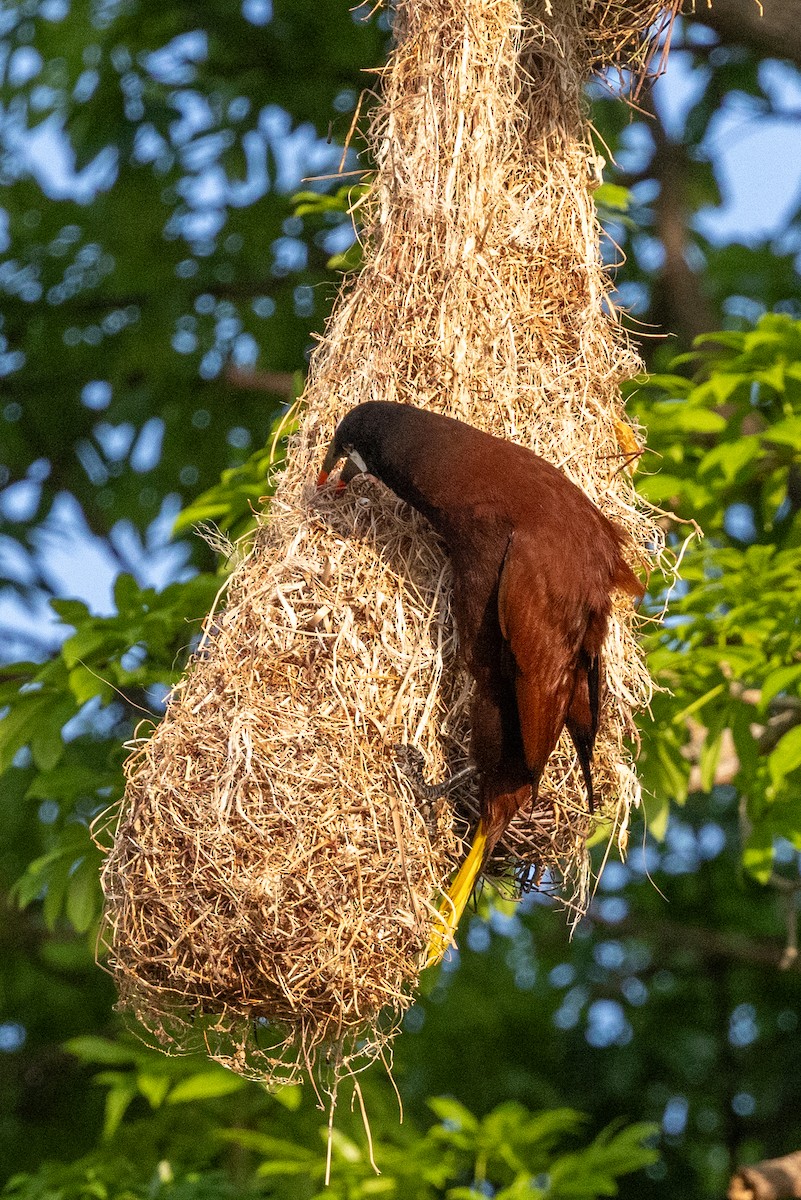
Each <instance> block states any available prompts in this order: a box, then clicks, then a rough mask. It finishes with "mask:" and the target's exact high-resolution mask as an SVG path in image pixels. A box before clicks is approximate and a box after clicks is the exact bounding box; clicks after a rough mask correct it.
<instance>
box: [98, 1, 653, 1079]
mask: <svg viewBox="0 0 801 1200" xmlns="http://www.w3.org/2000/svg"><path fill="white" fill-rule="evenodd" d="M343 2H344V0H343ZM661 12H662V6H661V5H659V4H656V3H647V2H645V0H630V2H629V3H623V2H622V0H621V2H614V0H605V2H602V0H558V2H556V0H554V2H553V3H548V2H547V0H535V2H532V3H530V4H526V5H525V7H522V8H521V3H520V0H398V3H397V6H396V10H395V17H394V19H395V39H396V48H395V50H394V52H393V54H392V56H391V59H390V62H389V65H388V66H387V67H386V68H385V70H384V71H383V72H382V96H381V101H380V103H379V104H378V105H377V107H376V109H375V110H374V115H373V118H372V122H371V127H370V130H369V143H370V148H371V153H372V157H373V160H374V162H375V164H376V167H377V170H376V175H375V182H374V184H373V186H372V187H371V189H370V190H369V193H368V195H367V197H366V199H364V200H363V201H362V202H361V211H360V213H359V222H360V226H361V228H362V230H363V233H362V236H363V240H364V250H365V265H364V269H363V270H362V271H361V273H360V274H359V276H358V278H357V279H356V280H355V282H353V283H351V284H350V285H348V286H346V287H345V289H344V290H343V292H342V294H341V295H340V297H339V299H338V301H337V303H336V305H335V309H334V313H333V316H332V318H331V320H330V322H329V325H328V327H327V330H326V333H325V336H324V337H323V338H322V339H321V342H320V344H319V346H318V347H317V349H316V351H315V354H314V356H313V361H312V367H311V374H310V380H309V384H308V387H307V390H306V394H305V397H304V409H303V411H304V419H303V422H302V426H301V429H300V432H299V434H298V435H297V436H296V437H295V439H294V440H293V443H292V444H291V446H290V452H289V456H288V465H287V468H286V471H285V473H284V474H283V477H282V479H281V481H280V484H279V487H278V491H277V494H276V497H275V499H274V501H273V504H272V507H271V510H270V514H269V517H267V518H265V520H264V521H263V522H262V523H261V525H260V528H259V531H258V534H257V536H256V540H255V544H254V546H253V549H252V552H251V553H250V555H249V557H248V558H247V559H246V561H245V562H244V564H243V565H242V566H241V567H240V568H239V569H238V570H237V572H236V573H235V575H234V577H233V578H232V580H231V582H230V586H229V589H228V593H227V598H226V600H225V602H224V607H223V606H221V608H220V611H219V612H217V613H215V614H212V615H211V616H210V617H209V619H208V621H207V625H206V630H205V634H204V640H203V643H202V646H201V648H200V650H199V651H198V653H197V654H196V655H195V656H194V659H193V661H192V663H191V664H190V666H189V669H188V671H187V673H186V676H185V678H184V679H183V681H182V682H181V683H180V684H179V686H178V687H177V688H176V690H175V692H174V693H173V695H172V697H171V700H170V704H169V707H168V711H167V714H166V716H165V718H164V720H163V721H162V723H161V725H160V726H159V727H158V729H157V730H156V731H155V733H154V734H153V735H152V737H151V738H150V739H149V740H148V741H146V742H144V743H143V744H141V745H139V746H138V748H137V750H136V752H135V754H134V755H133V756H132V758H131V760H130V761H129V764H128V787H127V792H126V796H125V800H124V804H123V808H122V815H121V818H120V822H119V826H118V829H117V834H116V841H115V845H114V849H113V851H112V852H111V854H110V856H109V857H108V859H107V862H106V868H105V875H104V885H105V890H106V896H107V933H106V937H107V941H108V944H109V946H110V951H111V962H112V966H113V969H114V971H115V973H116V976H117V980H118V983H119V987H120V993H121V1004H122V1006H123V1007H125V1008H128V1009H130V1010H133V1011H134V1012H135V1013H136V1014H137V1016H138V1017H139V1018H140V1019H141V1021H142V1022H143V1023H144V1024H145V1026H146V1027H147V1028H148V1029H150V1030H151V1031H152V1032H153V1033H154V1035H155V1036H156V1037H157V1038H159V1039H160V1040H161V1042H162V1044H163V1045H164V1046H165V1047H166V1048H170V1049H173V1050H182V1049H186V1048H189V1047H191V1046H193V1045H196V1044H197V1043H198V1042H203V1043H205V1045H206V1046H207V1048H208V1049H209V1051H210V1053H212V1054H213V1055H214V1056H215V1057H218V1058H220V1059H221V1060H222V1061H224V1062H227V1063H228V1064H229V1065H232V1066H234V1067H235V1068H237V1069H239V1070H241V1071H244V1072H246V1073H249V1074H253V1075H257V1076H258V1077H260V1078H264V1079H267V1080H273V1081H275V1080H281V1079H292V1078H295V1077H296V1076H297V1075H298V1074H299V1073H305V1072H310V1073H311V1074H312V1076H313V1077H314V1076H315V1075H316V1076H317V1077H318V1078H321V1079H323V1082H325V1072H326V1070H328V1071H330V1072H331V1073H332V1075H333V1077H336V1076H337V1075H338V1074H341V1073H342V1072H343V1071H352V1070H354V1069H356V1067H357V1065H359V1064H361V1063H365V1062H367V1061H369V1060H370V1059H371V1058H373V1057H375V1056H376V1055H378V1054H380V1053H382V1046H384V1045H385V1043H386V1040H387V1039H388V1038H389V1036H390V1035H391V1033H392V1032H393V1031H394V1029H395V1028H396V1027H397V1024H398V1022H399V1020H400V1017H401V1016H402V1013H403V1012H404V1010H405V1009H406V1007H407V1006H408V1005H409V1004H410V1003H411V1000H412V995H413V989H414V986H415V984H416V982H417V978H418V974H419V971H420V969H421V960H422V958H423V955H424V951H425V946H426V942H427V938H428V934H429V930H430V927H431V923H432V920H433V915H434V912H435V906H436V904H437V903H438V900H439V893H440V891H441V890H442V889H444V888H445V887H446V886H447V882H448V879H449V876H450V874H451V872H452V871H453V869H454V866H455V865H457V864H458V861H459V859H460V857H461V855H462V854H463V853H464V844H463V842H462V839H463V838H464V837H466V835H467V833H468V831H469V827H470V825H471V823H474V821H475V817H476V799H475V796H476V793H475V784H474V783H473V784H468V785H465V787H463V788H462V789H461V790H460V791H457V792H456V793H455V794H454V795H453V796H451V797H449V798H448V799H447V800H439V801H436V802H433V803H429V802H427V801H425V799H424V796H423V793H422V790H421V789H420V788H419V787H418V786H417V785H416V783H415V780H414V767H415V763H419V764H420V766H421V768H422V772H423V775H424V777H425V779H426V780H427V781H428V782H433V781H440V780H443V779H444V778H446V777H447V776H449V775H450V774H451V773H452V772H453V771H454V770H456V769H458V768H459V767H460V766H463V765H464V764H465V762H466V761H467V755H468V744H469V723H468V712H469V699H470V680H469V678H468V677H467V675H466V673H465V672H464V670H463V668H462V667H461V665H460V664H459V660H458V646H457V640H456V635H455V632H454V629H453V623H452V620H451V615H450V608H449V597H450V574H449V570H450V569H449V565H448V561H447V559H446V557H445V555H444V554H443V551H442V547H441V545H440V544H439V542H438V540H437V538H436V537H435V535H434V534H433V533H432V531H431V529H430V528H429V527H428V525H427V524H426V522H425V521H424V520H423V519H422V518H420V517H419V516H418V515H417V514H416V513H414V512H413V511H411V510H410V509H409V508H408V507H407V506H405V505H403V504H402V503H400V502H399V501H398V500H397V499H396V498H395V497H394V496H393V495H392V494H391V493H390V492H388V491H387V490H386V489H385V488H384V487H383V486H381V485H380V484H379V483H378V482H376V481H374V480H371V479H365V478H361V479H359V480H357V481H356V482H355V483H354V484H352V485H351V487H350V488H349V489H348V492H347V493H346V495H345V496H344V497H343V498H334V496H333V489H326V491H325V492H324V493H321V494H320V495H319V496H318V495H317V494H316V491H315V486H314V480H315V476H316V471H317V469H318V467H319V464H320V460H321V458H322V454H323V452H324V448H325V446H326V445H327V443H328V441H329V439H330V438H331V436H332V434H333V431H334V428H335V425H336V423H337V421H338V420H339V419H340V418H341V417H342V416H343V414H344V413H345V412H346V411H347V410H348V409H349V408H351V407H352V406H353V405H354V404H358V403H360V402H362V401H365V400H393V401H400V402H405V403H413V404H416V405H419V406H424V407H429V408H432V409H436V410H438V411H441V412H445V413H448V414H450V415H452V416H455V417H459V418H461V419H463V420H466V421H469V422H470V423H472V424H473V425H476V426H479V427H480V428H482V429H486V430H488V431H490V432H491V433H494V434H499V435H501V436H504V437H507V438H512V439H514V440H516V441H519V442H522V443H524V444H525V445H527V446H530V447H531V448H532V449H533V450H535V451H536V452H537V453H539V454H541V455H544V456H545V457H546V458H547V459H549V460H550V461H551V462H553V463H555V464H556V465H557V466H558V467H560V468H561V469H562V470H564V471H565V472H566V473H567V474H568V475H569V477H570V478H571V479H572V480H573V481H574V482H575V483H577V484H578V485H579V486H580V487H582V488H583V489H584V490H585V492H586V493H587V494H588V495H589V496H590V498H591V499H592V500H594V501H595V502H596V503H597V504H599V505H600V507H601V508H602V509H603V510H604V512H605V513H607V514H608V515H609V516H610V517H612V518H613V519H614V520H616V521H618V522H619V523H620V524H621V525H623V526H624V527H625V528H626V529H627V530H628V532H629V534H630V536H631V539H632V547H633V561H634V562H635V565H637V564H638V563H639V564H640V566H643V565H647V563H648V562H649V561H652V560H653V558H654V557H655V556H658V554H659V553H660V547H661V541H660V532H659V529H658V528H657V527H656V525H655V523H654V520H653V515H652V514H651V513H649V512H648V511H647V510H646V509H645V508H644V507H643V505H642V504H641V503H640V502H639V501H638V500H637V497H636V496H635V494H634V491H633V487H632V484H631V481H630V478H629V474H628V473H627V470H626V466H627V454H629V453H630V451H631V449H632V446H634V447H635V449H636V439H635V433H634V432H633V431H632V430H631V428H630V427H629V426H628V425H627V424H626V423H625V419H624V416H623V411H622V407H621V400H620V396H619V385H620V382H621V380H623V379H626V378H628V377H630V376H631V375H633V374H634V373H635V372H637V371H638V370H639V369H640V362H639V359H638V357H637V355H636V353H635V352H634V351H633V349H632V347H631V346H630V344H629V341H628V338H627V336H626V333H625V332H624V330H623V328H622V327H621V325H620V323H619V320H618V319H617V317H616V314H615V312H614V310H613V308H612V306H611V304H610V303H609V299H608V293H609V290H610V281H609V279H608V277H607V275H606V274H605V272H604V270H603V268H602V265H601V261H600V254H599V230H598V225H597V221H596V217H595V211H594V207H593V202H592V188H593V186H594V184H595V182H596V178H595V176H596V175H597V169H596V160H595V156H594V153H593V150H592V147H591V145H590V141H589V137H588V133H587V128H586V125H585V114H584V108H583V100H582V88H583V85H584V83H585V82H586V80H587V78H588V76H589V74H590V72H591V71H593V70H597V69H598V68H599V67H607V66H610V65H618V66H621V65H623V64H625V63H626V62H629V63H634V64H635V67H636V68H637V69H640V68H642V66H643V64H644V62H645V58H646V56H647V52H648V40H647V35H648V32H649V29H650V28H651V26H652V23H653V22H654V21H655V20H656V19H657V18H658V17H659V15H660V13H661ZM636 621H637V618H636V615H635V613H634V612H633V610H632V607H631V605H630V603H629V601H627V600H624V599H619V601H618V603H617V606H616V609H615V613H614V618H613V621H612V627H611V630H610V633H609V638H608V642H607V646H606V650H605V659H606V678H605V683H604V700H603V713H602V721H601V729H600V733H599V736H598V741H597V746H596V753H595V760H594V774H595V777H596V779H597V802H598V805H599V807H600V809H601V811H602V812H603V813H604V814H606V815H607V816H608V817H610V818H612V820H613V822H614V827H615V830H616V832H617V834H618V837H619V838H620V839H621V841H624V840H625V828H626V825H627V821H628V814H629V811H630V809H631V807H632V806H633V805H636V803H637V802H638V794H639V793H638V784H637V778H636V775H635V772H634V769H633V765H632V755H631V750H630V748H629V745H630V741H631V739H632V738H633V737H634V728H633V724H632V712H633V711H635V710H638V709H642V708H643V707H644V706H646V705H647V703H648V700H649V696H650V693H651V682H650V680H649V677H648V673H647V671H646V668H645V666H644V663H643V656H642V652H641V650H640V649H639V647H638V645H637V640H636V637H635V626H636ZM398 747H401V749H398ZM403 747H407V748H411V749H407V750H406V751H404V750H403V749H402V748H403ZM590 824H591V822H590V819H589V816H588V814H587V811H586V800H585V797H584V789H583V785H582V782H581V776H580V771H579V769H578V764H577V762H576V756H575V753H574V750H573V748H572V745H571V744H570V743H569V741H568V740H567V739H566V738H563V740H562V742H561V743H560V745H559V747H558V748H557V751H556V752H555V753H554V755H553V756H552V759H551V762H550V766H549V769H548V772H547V775H546V777H545V779H544V782H543V784H542V787H541V793H540V798H539V800H538V802H537V805H536V810H535V811H534V812H529V811H523V812H522V813H521V814H519V816H518V818H517V819H516V820H515V822H514V823H513V825H512V826H511V827H510V829H509V830H508V832H507V835H506V836H505V838H504V839H503V841H502V843H501V845H500V846H499V847H498V850H497V852H496V854H495V856H494V859H493V863H492V864H491V873H493V874H495V875H496V876H501V875H503V874H504V873H506V876H507V879H508V878H509V876H510V872H512V873H515V875H516V880H517V883H516V885H515V886H516V889H517V890H520V889H521V888H522V889H525V888H526V887H529V886H533V885H540V884H541V885H542V886H548V885H549V882H550V886H554V885H555V882H558V881H561V882H563V884H564V886H565V887H566V891H565V894H564V898H565V900H566V902H567V903H569V904H571V905H573V906H574V911H580V910H581V907H582V905H583V904H584V903H585V902H586V896H587V889H588V879H589V872H588V865H587V854H586V848H585V840H586V837H587V834H588V832H589V831H590Z"/></svg>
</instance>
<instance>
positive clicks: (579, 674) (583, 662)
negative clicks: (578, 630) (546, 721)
mask: <svg viewBox="0 0 801 1200" xmlns="http://www.w3.org/2000/svg"><path fill="white" fill-rule="evenodd" d="M600 663H601V660H600V655H598V654H591V653H589V652H588V651H587V650H585V649H583V648H582V650H581V651H580V652H579V663H578V670H577V671H576V684H575V687H574V688H573V695H572V696H571V698H570V707H569V708H568V710H567V718H566V720H565V724H566V725H567V731H568V733H569V734H570V736H571V738H572V739H573V745H574V746H575V747H576V754H577V755H578V760H579V765H580V767H581V773H582V775H583V776H584V783H585V785H586V788H587V807H588V808H589V810H590V812H594V810H595V805H594V800H593V789H592V751H593V748H594V746H595V737H596V734H597V733H598V714H599V711H600V684H601V680H600Z"/></svg>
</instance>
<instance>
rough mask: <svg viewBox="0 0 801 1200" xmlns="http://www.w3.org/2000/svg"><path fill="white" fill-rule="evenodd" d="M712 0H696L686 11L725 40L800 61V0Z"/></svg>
mask: <svg viewBox="0 0 801 1200" xmlns="http://www.w3.org/2000/svg"><path fill="white" fill-rule="evenodd" d="M759 10H760V6H759V4H757V3H756V0H712V3H711V5H710V6H709V7H707V5H706V4H705V3H704V2H703V0H697V3H696V5H695V12H694V13H691V14H689V13H688V14H687V16H688V17H689V19H690V20H693V21H696V22H697V23H698V24H699V25H708V26H709V27H710V29H714V30H715V32H716V33H717V34H719V35H720V37H721V39H722V40H723V41H724V42H732V43H734V44H735V45H739V46H743V45H744V46H750V47H751V48H752V49H753V50H756V51H757V53H759V54H764V55H768V56H770V57H772V58H789V59H792V60H793V61H794V62H797V63H801V21H799V19H798V4H797V0H762V10H763V11H762V13H761V14H760V11H759Z"/></svg>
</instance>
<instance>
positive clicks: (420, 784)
mask: <svg viewBox="0 0 801 1200" xmlns="http://www.w3.org/2000/svg"><path fill="white" fill-rule="evenodd" d="M392 749H393V750H394V751H395V761H396V762H397V764H398V766H399V768H400V769H401V771H402V772H403V774H404V775H405V776H406V778H407V779H408V780H409V783H410V784H411V785H412V788H413V789H414V791H415V793H416V794H417V796H418V797H419V798H420V800H422V801H423V803H424V804H433V803H434V802H435V801H436V800H442V799H443V797H444V796H447V795H448V793H449V792H452V791H453V790H454V789H455V788H457V787H459V786H460V785H461V784H463V783H466V782H467V781H468V780H469V779H472V778H473V776H474V775H477V774H478V767H474V766H473V765H472V764H471V765H470V766H467V767H462V768H461V770H459V771H456V772H455V773H454V774H453V775H451V776H450V778H448V779H443V781H442V783H426V781H425V778H424V777H423V767H424V766H425V759H424V757H423V755H422V753H421V752H420V751H419V750H418V749H417V747H416V746H409V745H407V744H406V743H405V742H396V743H395V745H394V746H393V747H392Z"/></svg>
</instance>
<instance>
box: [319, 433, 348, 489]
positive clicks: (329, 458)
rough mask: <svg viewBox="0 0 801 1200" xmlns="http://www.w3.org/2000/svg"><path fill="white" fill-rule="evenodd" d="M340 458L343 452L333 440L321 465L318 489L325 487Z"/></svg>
mask: <svg viewBox="0 0 801 1200" xmlns="http://www.w3.org/2000/svg"><path fill="white" fill-rule="evenodd" d="M340 458H342V454H341V452H340V451H339V450H338V449H337V445H336V442H332V443H331V445H330V446H329V447H328V449H327V450H326V453H325V458H324V459H323V465H322V466H321V467H320V474H319V475H318V476H317V490H318V491H319V490H320V488H321V487H325V485H326V483H327V482H328V476H329V475H330V474H331V472H332V471H333V469H334V467H335V466H336V465H337V463H338V462H339V460H340Z"/></svg>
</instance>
